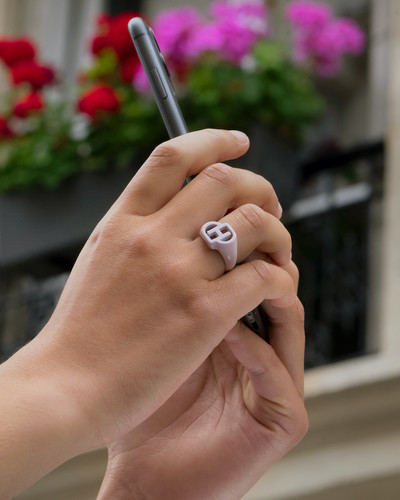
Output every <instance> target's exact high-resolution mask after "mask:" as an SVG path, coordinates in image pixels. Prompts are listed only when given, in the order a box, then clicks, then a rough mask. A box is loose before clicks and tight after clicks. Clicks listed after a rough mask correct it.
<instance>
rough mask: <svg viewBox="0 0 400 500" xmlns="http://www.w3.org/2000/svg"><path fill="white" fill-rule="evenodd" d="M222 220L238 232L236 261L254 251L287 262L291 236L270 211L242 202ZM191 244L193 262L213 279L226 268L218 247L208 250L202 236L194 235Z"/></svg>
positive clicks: (283, 262)
mask: <svg viewBox="0 0 400 500" xmlns="http://www.w3.org/2000/svg"><path fill="white" fill-rule="evenodd" d="M220 222H221V223H225V222H226V223H228V224H230V226H231V227H232V228H233V229H234V230H235V232H236V236H237V245H238V254H237V261H238V262H242V261H243V260H244V259H246V258H247V257H249V256H250V255H253V252H257V255H258V256H259V258H261V259H263V260H266V258H265V257H266V256H265V254H268V256H269V257H270V260H269V261H270V262H275V263H276V264H278V265H280V266H285V265H289V263H290V261H291V250H292V239H291V236H290V234H289V232H288V231H287V229H286V228H285V226H284V225H283V224H282V223H281V222H280V221H279V220H278V219H277V218H276V217H274V216H273V215H271V214H269V213H267V212H265V211H264V210H262V209H261V208H260V207H258V206H257V205H252V204H247V205H242V206H241V207H239V208H238V209H236V210H234V211H233V212H231V213H230V214H228V215H227V216H225V217H223V218H222V219H221V221H220ZM193 245H194V246H195V247H196V255H197V257H196V262H198V263H200V262H202V264H201V265H202V266H203V267H204V268H205V269H207V272H206V275H205V277H206V278H207V279H216V278H217V277H219V276H221V275H222V274H223V273H224V271H225V262H224V259H223V258H222V256H221V254H220V253H219V252H218V251H210V249H209V248H208V247H207V244H206V243H205V241H204V240H203V239H202V238H200V237H199V238H197V239H196V240H195V241H194V242H193Z"/></svg>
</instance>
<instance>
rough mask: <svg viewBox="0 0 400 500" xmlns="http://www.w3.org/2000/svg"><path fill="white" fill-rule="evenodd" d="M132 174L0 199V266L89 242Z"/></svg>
mask: <svg viewBox="0 0 400 500" xmlns="http://www.w3.org/2000/svg"><path fill="white" fill-rule="evenodd" d="M134 173H135V170H134V169H124V170H116V171H104V172H90V173H84V174H82V175H81V176H79V177H77V178H76V179H72V180H70V181H68V182H67V183H66V184H65V186H63V187H62V188H61V189H59V190H55V191H36V192H32V193H18V194H4V195H2V196H0V266H9V265H13V264H17V263H19V262H22V261H26V260H29V259H32V258H35V257H40V256H44V255H48V254H51V253H53V252H56V251H58V250H60V249H62V248H66V247H70V246H73V245H76V244H81V243H83V242H85V240H86V239H87V237H88V236H89V234H90V233H91V231H92V230H93V228H94V227H95V226H96V224H97V222H98V221H99V220H100V219H101V218H102V217H103V215H104V214H105V213H106V212H107V210H108V209H109V207H110V206H111V205H112V203H113V202H114V201H115V200H116V198H117V197H118V196H119V194H120V193H121V192H122V191H123V189H124V188H125V186H126V185H127V183H128V182H129V181H130V179H131V178H132V176H133V175H134Z"/></svg>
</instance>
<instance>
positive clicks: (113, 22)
mask: <svg viewBox="0 0 400 500" xmlns="http://www.w3.org/2000/svg"><path fill="white" fill-rule="evenodd" d="M138 15H139V13H138V12H136V11H129V12H123V13H122V14H118V15H116V16H114V17H111V16H108V15H105V14H103V15H101V16H99V17H98V19H97V22H96V28H97V33H96V34H95V36H94V37H93V39H92V41H91V52H92V54H93V55H94V56H95V60H96V64H97V65H98V66H101V65H102V61H103V60H104V59H106V60H107V58H109V59H111V61H112V63H111V65H109V66H108V68H106V70H105V71H102V72H101V75H98V74H96V73H95V75H94V76H95V78H91V77H90V75H89V77H88V75H86V77H88V81H89V83H90V85H89V87H88V88H86V89H85V91H84V93H83V94H82V95H81V97H80V99H79V101H78V110H79V111H80V112H82V113H85V114H86V115H88V116H89V117H90V118H91V119H92V120H95V121H97V120H99V119H101V118H104V117H105V118H106V117H107V115H109V114H110V113H111V114H113V113H116V112H117V111H118V109H119V107H120V104H121V98H120V96H119V95H118V92H117V91H116V90H115V88H114V87H115V86H116V85H117V84H118V83H120V82H122V83H128V84H130V83H131V82H132V79H133V75H134V74H135V72H136V71H137V70H138V67H139V58H138V56H137V54H136V51H135V50H133V47H132V40H131V37H130V35H129V32H128V30H127V25H128V22H129V20H130V19H132V17H135V16H138ZM115 70H117V71H115ZM114 73H117V81H115V75H114ZM113 79H114V81H110V80H113ZM92 80H95V81H94V82H93V81H92Z"/></svg>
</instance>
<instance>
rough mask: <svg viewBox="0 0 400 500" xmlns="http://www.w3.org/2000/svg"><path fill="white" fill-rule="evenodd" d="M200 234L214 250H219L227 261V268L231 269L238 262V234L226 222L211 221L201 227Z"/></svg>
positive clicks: (227, 269)
mask: <svg viewBox="0 0 400 500" xmlns="http://www.w3.org/2000/svg"><path fill="white" fill-rule="evenodd" d="M200 236H201V237H202V238H203V240H204V241H205V242H206V244H207V246H208V247H209V248H211V249H212V250H217V251H218V252H219V253H220V254H221V256H222V258H223V259H224V262H225V270H226V271H230V270H231V269H233V268H234V267H235V266H236V262H237V236H236V233H235V230H234V229H233V228H232V226H230V225H229V224H227V223H226V222H223V223H222V222H215V221H209V222H206V223H205V224H203V226H202V228H201V229H200Z"/></svg>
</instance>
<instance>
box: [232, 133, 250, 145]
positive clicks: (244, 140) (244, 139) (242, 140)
mask: <svg viewBox="0 0 400 500" xmlns="http://www.w3.org/2000/svg"><path fill="white" fill-rule="evenodd" d="M229 132H230V133H231V134H232V135H234V136H235V138H236V140H237V141H238V142H239V144H240V145H242V146H247V145H249V144H250V139H249V138H248V136H247V135H246V134H245V133H244V132H241V131H240V130H229Z"/></svg>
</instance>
